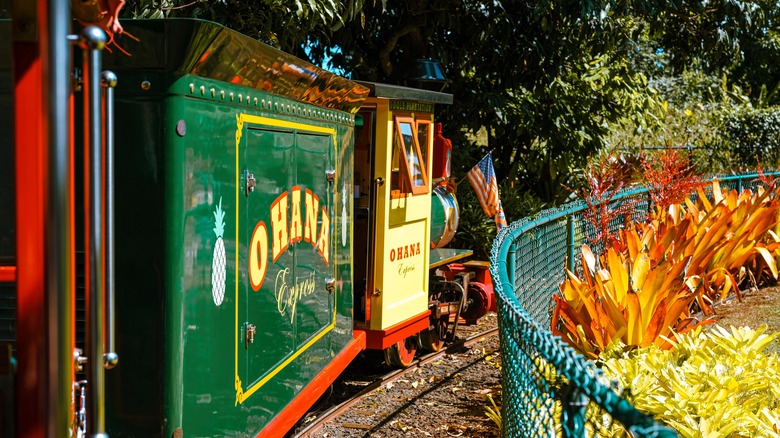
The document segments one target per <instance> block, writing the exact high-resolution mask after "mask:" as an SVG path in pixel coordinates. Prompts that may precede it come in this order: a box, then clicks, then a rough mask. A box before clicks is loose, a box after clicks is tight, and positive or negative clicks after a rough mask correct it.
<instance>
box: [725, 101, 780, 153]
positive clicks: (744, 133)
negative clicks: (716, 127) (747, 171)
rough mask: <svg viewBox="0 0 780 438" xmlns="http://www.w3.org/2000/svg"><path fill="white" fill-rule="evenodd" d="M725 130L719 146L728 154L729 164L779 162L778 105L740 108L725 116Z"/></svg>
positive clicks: (779, 127) (779, 125) (779, 110)
mask: <svg viewBox="0 0 780 438" xmlns="http://www.w3.org/2000/svg"><path fill="white" fill-rule="evenodd" d="M723 126H724V130H725V132H726V134H727V137H726V139H725V142H724V143H725V144H724V145H722V146H721V148H722V149H723V150H725V151H726V152H727V153H728V154H729V155H730V158H731V160H730V161H731V163H732V166H734V167H746V166H752V165H755V164H756V159H757V158H758V160H760V162H761V163H762V164H763V165H764V166H768V167H771V168H777V167H778V166H780V108H778V107H772V108H759V109H756V108H750V107H745V108H741V109H740V110H738V111H735V112H733V113H731V114H728V115H726V116H725V117H724V120H723Z"/></svg>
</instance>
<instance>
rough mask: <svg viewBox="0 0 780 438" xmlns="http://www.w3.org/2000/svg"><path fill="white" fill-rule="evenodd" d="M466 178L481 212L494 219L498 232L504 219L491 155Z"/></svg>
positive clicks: (503, 225) (483, 159) (503, 224)
mask: <svg viewBox="0 0 780 438" xmlns="http://www.w3.org/2000/svg"><path fill="white" fill-rule="evenodd" d="M466 176H468V178H469V182H470V183H471V186H472V187H474V191H475V192H476V193H477V198H478V199H479V204H480V205H481V206H482V211H484V212H485V214H486V215H487V216H489V217H493V218H495V220H496V227H498V229H499V230H500V229H501V228H503V227H505V226H506V217H505V216H504V208H503V207H502V206H501V199H499V197H498V182H497V181H496V172H495V171H494V170H493V154H490V153H489V154H487V155H485V157H484V158H482V159H481V160H480V161H479V163H477V165H476V166H474V167H472V168H471V170H469V172H468V174H466Z"/></svg>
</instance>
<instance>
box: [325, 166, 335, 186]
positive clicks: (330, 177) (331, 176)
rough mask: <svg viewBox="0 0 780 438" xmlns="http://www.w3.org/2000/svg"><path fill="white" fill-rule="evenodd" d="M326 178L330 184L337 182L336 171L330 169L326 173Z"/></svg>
mask: <svg viewBox="0 0 780 438" xmlns="http://www.w3.org/2000/svg"><path fill="white" fill-rule="evenodd" d="M325 177H326V178H327V179H328V183H331V184H332V183H333V181H335V180H336V169H328V170H326V171H325Z"/></svg>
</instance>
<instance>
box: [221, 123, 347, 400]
mask: <svg viewBox="0 0 780 438" xmlns="http://www.w3.org/2000/svg"><path fill="white" fill-rule="evenodd" d="M244 123H247V124H252V125H260V126H271V127H275V128H287V129H293V130H296V131H305V132H316V133H321V134H330V136H331V138H332V139H333V154H334V155H333V156H334V157H337V156H338V154H337V152H338V141H337V139H336V129H334V128H328V127H323V126H315V125H309V124H306V123H299V122H291V121H287V120H279V119H273V118H270V117H263V116H255V115H252V114H245V113H239V114H236V150H235V153H236V204H235V208H236V210H237V209H238V203H239V199H240V197H239V193H240V190H239V188H240V187H241V186H240V182H241V181H240V179H241V169H240V168H239V164H240V163H239V157H240V155H239V147H240V145H241V138H242V137H243V135H244ZM238 230H239V215H238V214H236V248H239V245H238V241H239V240H238ZM331 248H332V247H331ZM238 266H239V263H238V250H236V277H235V285H236V286H235V287H236V333H235V337H234V339H235V346H236V348H235V356H234V361H235V374H236V375H235V389H236V406H238V405H239V404H241V403H244V401H246V399H248V398H249V397H250V396H251V395H252V394H254V393H255V392H256V391H257V390H258V389H260V388H261V387H262V386H263V385H265V384H266V383H268V381H269V380H271V379H272V378H274V376H276V375H277V374H278V373H279V372H280V371H282V370H283V369H284V368H285V367H287V365H289V364H290V362H292V361H294V360H295V359H296V358H297V357H298V356H300V355H301V353H303V352H304V351H306V350H307V349H308V348H309V347H311V346H312V345H314V343H316V342H317V341H319V340H320V339H321V338H322V337H323V336H325V335H326V334H327V333H328V332H330V331H331V330H333V328H334V327H336V315H337V314H338V302H339V300H338V296H337V295H335V294H334V295H333V318H332V320H331V322H330V324H328V325H327V326H325V327H324V328H322V329H320V331H319V332H318V333H317V334H316V335H315V336H314V337H313V338H311V339H310V340H309V341H308V342H306V344H304V345H303V347H301V348H299V349H298V350H296V351H295V352H294V353H293V354H292V355H290V356H289V357H288V358H287V359H285V360H284V362H282V363H280V364H279V365H277V366H276V368H274V369H272V370H271V371H269V372H268V373H266V375H265V377H263V378H262V379H260V380H259V381H257V382H256V383H255V384H253V385H252V386H250V387H249V388H247V389H246V390H244V387H243V383H242V382H241V377H240V376H239V375H238V336H239V328H238V327H239V325H238V302H239V287H238V285H239V283H238V273H239V268H238Z"/></svg>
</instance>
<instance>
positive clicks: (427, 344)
mask: <svg viewBox="0 0 780 438" xmlns="http://www.w3.org/2000/svg"><path fill="white" fill-rule="evenodd" d="M446 333H447V320H446V319H444V318H442V319H440V320H438V321H436V325H435V326H433V327H430V328H428V330H423V331H421V332H420V347H422V349H423V350H426V351H439V350H441V348H442V347H444V335H445V334H446Z"/></svg>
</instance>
